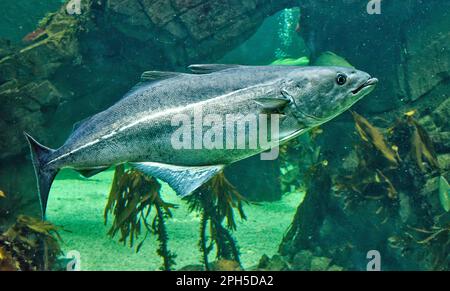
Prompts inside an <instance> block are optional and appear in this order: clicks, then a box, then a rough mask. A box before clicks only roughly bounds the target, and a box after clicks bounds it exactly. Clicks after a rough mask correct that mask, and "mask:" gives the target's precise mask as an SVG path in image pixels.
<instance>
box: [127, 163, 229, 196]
mask: <svg viewBox="0 0 450 291" xmlns="http://www.w3.org/2000/svg"><path fill="white" fill-rule="evenodd" d="M131 166H133V167H135V168H136V169H138V170H140V171H142V172H143V173H145V174H147V175H150V176H153V177H155V178H158V179H161V180H163V181H164V182H166V183H167V184H169V185H170V187H172V188H173V189H174V190H175V192H177V194H178V195H180V196H181V197H185V196H187V195H190V194H192V192H194V191H195V190H197V189H198V188H199V187H200V186H202V185H203V184H205V183H206V182H208V181H209V180H210V179H211V178H212V177H214V176H215V175H217V174H218V173H219V172H220V171H222V169H223V168H224V165H215V166H199V167H182V166H174V165H167V164H160V163H153V162H148V163H132V164H131Z"/></svg>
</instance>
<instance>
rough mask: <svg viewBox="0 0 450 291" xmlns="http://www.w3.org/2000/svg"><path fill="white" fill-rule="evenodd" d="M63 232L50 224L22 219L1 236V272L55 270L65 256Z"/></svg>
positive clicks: (28, 218)
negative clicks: (60, 259)
mask: <svg viewBox="0 0 450 291" xmlns="http://www.w3.org/2000/svg"><path fill="white" fill-rule="evenodd" d="M60 229H61V228H60V227H58V226H55V225H53V224H52V223H50V222H48V221H42V220H40V219H38V218H33V217H29V216H24V215H19V216H18V218H17V220H16V223H15V224H14V225H12V226H11V227H10V228H9V229H8V230H7V231H6V232H4V233H3V234H2V235H0V270H3V268H5V269H6V270H9V269H11V268H14V269H15V270H24V271H31V270H51V269H52V267H53V265H54V264H55V263H56V262H57V259H58V256H60V255H61V254H62V252H61V248H60V246H59V242H60V241H62V240H61V237H60V235H59V233H58V231H59V230H60Z"/></svg>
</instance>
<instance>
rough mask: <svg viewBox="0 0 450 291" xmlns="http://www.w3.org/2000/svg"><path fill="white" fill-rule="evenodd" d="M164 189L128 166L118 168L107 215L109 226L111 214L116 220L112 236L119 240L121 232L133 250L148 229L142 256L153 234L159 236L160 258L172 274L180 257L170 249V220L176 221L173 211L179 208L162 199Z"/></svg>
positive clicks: (111, 230) (155, 181)
mask: <svg viewBox="0 0 450 291" xmlns="http://www.w3.org/2000/svg"><path fill="white" fill-rule="evenodd" d="M160 189H161V185H160V184H159V183H158V181H157V180H156V179H155V178H153V177H149V176H147V175H145V174H144V173H142V172H140V171H138V170H136V169H129V170H125V166H124V165H119V166H117V167H116V171H115V174H114V179H113V183H112V186H111V191H110V193H109V198H108V202H107V204H106V207H105V211H104V219H105V224H106V223H107V221H108V214H109V213H112V214H113V216H114V220H113V222H112V226H111V228H110V230H109V232H108V235H110V236H111V237H115V235H116V234H117V233H118V232H120V238H119V241H120V242H122V243H124V244H126V243H127V241H128V243H129V246H130V247H133V246H134V244H135V242H136V240H138V239H139V237H140V235H141V234H142V228H144V229H145V235H144V238H143V239H142V240H141V241H140V242H139V243H138V244H137V246H136V252H139V251H140V249H141V247H142V245H143V243H144V241H145V240H146V239H147V237H148V235H149V234H150V233H152V234H154V235H156V237H157V240H158V242H159V248H158V250H157V254H158V255H159V256H161V257H162V258H163V269H164V270H171V269H172V268H173V266H174V265H175V261H174V259H175V257H176V255H175V254H174V253H172V252H171V251H170V250H169V248H168V240H169V238H168V235H167V230H166V225H165V223H166V219H167V218H169V217H172V212H171V209H173V208H176V205H174V204H171V203H167V202H165V201H164V200H163V199H162V198H161V195H160ZM152 208H154V209H155V210H156V214H155V215H154V218H153V220H152V222H151V223H149V216H150V213H151V211H152Z"/></svg>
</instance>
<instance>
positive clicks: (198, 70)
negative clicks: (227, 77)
mask: <svg viewBox="0 0 450 291" xmlns="http://www.w3.org/2000/svg"><path fill="white" fill-rule="evenodd" d="M237 67H240V65H226V64H194V65H190V66H189V67H188V69H189V70H190V71H191V72H192V73H194V74H209V73H214V72H218V71H223V70H226V69H231V68H237Z"/></svg>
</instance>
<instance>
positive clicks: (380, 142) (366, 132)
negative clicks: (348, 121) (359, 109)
mask: <svg viewBox="0 0 450 291" xmlns="http://www.w3.org/2000/svg"><path fill="white" fill-rule="evenodd" d="M352 115H353V118H354V120H355V126H356V130H357V131H358V134H359V136H360V137H361V139H362V140H364V141H365V142H367V143H369V144H371V145H372V146H373V147H374V148H375V149H377V150H378V151H379V152H380V153H381V154H382V155H383V157H384V158H386V159H387V160H388V161H389V162H390V163H391V164H392V165H393V166H398V162H399V161H398V156H397V154H396V152H395V151H394V150H393V149H392V148H391V147H389V146H388V145H387V143H386V140H385V138H384V136H383V134H382V133H381V132H380V130H379V129H378V128H376V127H375V126H373V125H372V124H370V122H369V121H368V120H367V119H365V118H364V117H362V116H361V115H359V114H358V113H356V112H353V111H352Z"/></svg>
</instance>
